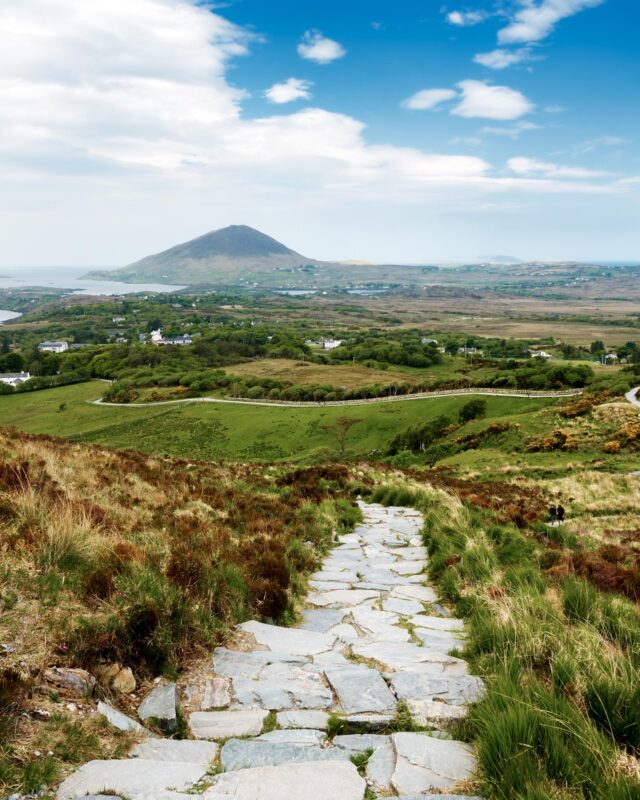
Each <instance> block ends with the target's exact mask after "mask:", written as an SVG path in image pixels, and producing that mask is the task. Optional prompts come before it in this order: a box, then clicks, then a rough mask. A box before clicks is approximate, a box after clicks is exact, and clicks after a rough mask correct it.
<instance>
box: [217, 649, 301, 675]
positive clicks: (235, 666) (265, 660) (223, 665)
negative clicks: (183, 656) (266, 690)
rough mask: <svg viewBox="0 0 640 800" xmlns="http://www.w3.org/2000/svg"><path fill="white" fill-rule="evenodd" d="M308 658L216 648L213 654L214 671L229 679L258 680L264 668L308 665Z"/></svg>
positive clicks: (290, 654) (268, 652)
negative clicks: (271, 665) (282, 665)
mask: <svg viewBox="0 0 640 800" xmlns="http://www.w3.org/2000/svg"><path fill="white" fill-rule="evenodd" d="M307 661H308V658H307V657H306V656H304V655H297V654H292V653H275V652H273V651H271V652H270V651H268V650H256V651H253V652H251V653H243V652H240V651H237V650H227V648H226V647H216V649H215V650H214V652H213V669H214V671H215V672H216V673H217V674H218V675H224V676H226V677H229V678H239V677H242V678H257V677H258V675H259V674H260V672H261V671H262V670H263V669H264V667H266V666H268V665H269V664H298V665H302V664H306V663H307Z"/></svg>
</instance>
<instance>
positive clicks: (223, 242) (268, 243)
mask: <svg viewBox="0 0 640 800" xmlns="http://www.w3.org/2000/svg"><path fill="white" fill-rule="evenodd" d="M320 263H321V262H319V261H315V260H314V259H311V258H306V256H303V255H300V253H296V252H295V250H291V249H290V248H288V247H285V245H283V244H281V243H280V242H278V241H276V239H273V238H272V237H271V236H267V235H266V234H265V233H261V232H260V231H257V230H255V228H250V227H249V226H248V225H229V226H228V227H226V228H220V229H219V230H215V231H211V232H210V233H205V234H204V236H198V238H196V239H191V241H188V242H184V243H183V244H178V245H175V246H174V247H171V248H169V250H164V251H163V252H161V253H157V254H155V255H150V256H147V257H146V258H143V259H142V260H140V261H136V262H135V263H133V264H130V265H129V266H127V267H124V268H123V269H119V270H115V271H110V272H108V273H105V272H103V271H101V272H100V273H95V272H94V273H89V274H90V276H91V277H100V278H107V277H108V278H109V279H111V280H123V281H130V282H132V281H140V282H161V283H167V282H169V283H183V284H192V285H193V284H233V283H237V282H238V281H247V280H251V276H252V274H254V273H264V272H271V271H274V270H276V271H279V270H283V271H285V272H286V271H287V270H291V269H295V268H296V267H304V266H313V265H318V264H320ZM282 282H286V280H285V277H284V276H283V280H282Z"/></svg>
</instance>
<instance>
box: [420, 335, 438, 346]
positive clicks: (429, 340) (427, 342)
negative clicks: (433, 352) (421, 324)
mask: <svg viewBox="0 0 640 800" xmlns="http://www.w3.org/2000/svg"><path fill="white" fill-rule="evenodd" d="M422 344H438V340H437V339H429V338H428V337H427V336H424V337H423V338H422Z"/></svg>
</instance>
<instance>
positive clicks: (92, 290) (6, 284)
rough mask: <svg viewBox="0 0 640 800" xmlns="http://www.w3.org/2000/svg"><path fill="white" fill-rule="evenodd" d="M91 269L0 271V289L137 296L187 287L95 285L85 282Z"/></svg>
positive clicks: (11, 269)
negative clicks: (42, 288)
mask: <svg viewBox="0 0 640 800" xmlns="http://www.w3.org/2000/svg"><path fill="white" fill-rule="evenodd" d="M91 269H92V268H91V267H33V268H32V267H29V268H26V267H24V268H22V269H18V268H11V267H0V289H12V288H25V287H26V286H50V287H51V288H53V289H71V290H72V291H73V292H74V294H87V295H113V294H118V295H119V294H134V293H136V292H176V291H178V289H184V286H174V285H172V284H163V283H123V282H122V281H92V280H88V279H87V278H82V277H81V276H82V275H84V274H85V273H86V272H89V271H90V270H91Z"/></svg>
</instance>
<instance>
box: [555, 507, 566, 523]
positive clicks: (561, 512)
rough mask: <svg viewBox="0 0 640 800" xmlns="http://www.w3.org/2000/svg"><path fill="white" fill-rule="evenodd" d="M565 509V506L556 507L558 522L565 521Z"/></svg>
mask: <svg viewBox="0 0 640 800" xmlns="http://www.w3.org/2000/svg"><path fill="white" fill-rule="evenodd" d="M565 513H566V512H565V510H564V508H563V506H561V505H559V506H558V508H557V509H556V516H557V517H558V522H564V516H565Z"/></svg>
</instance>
